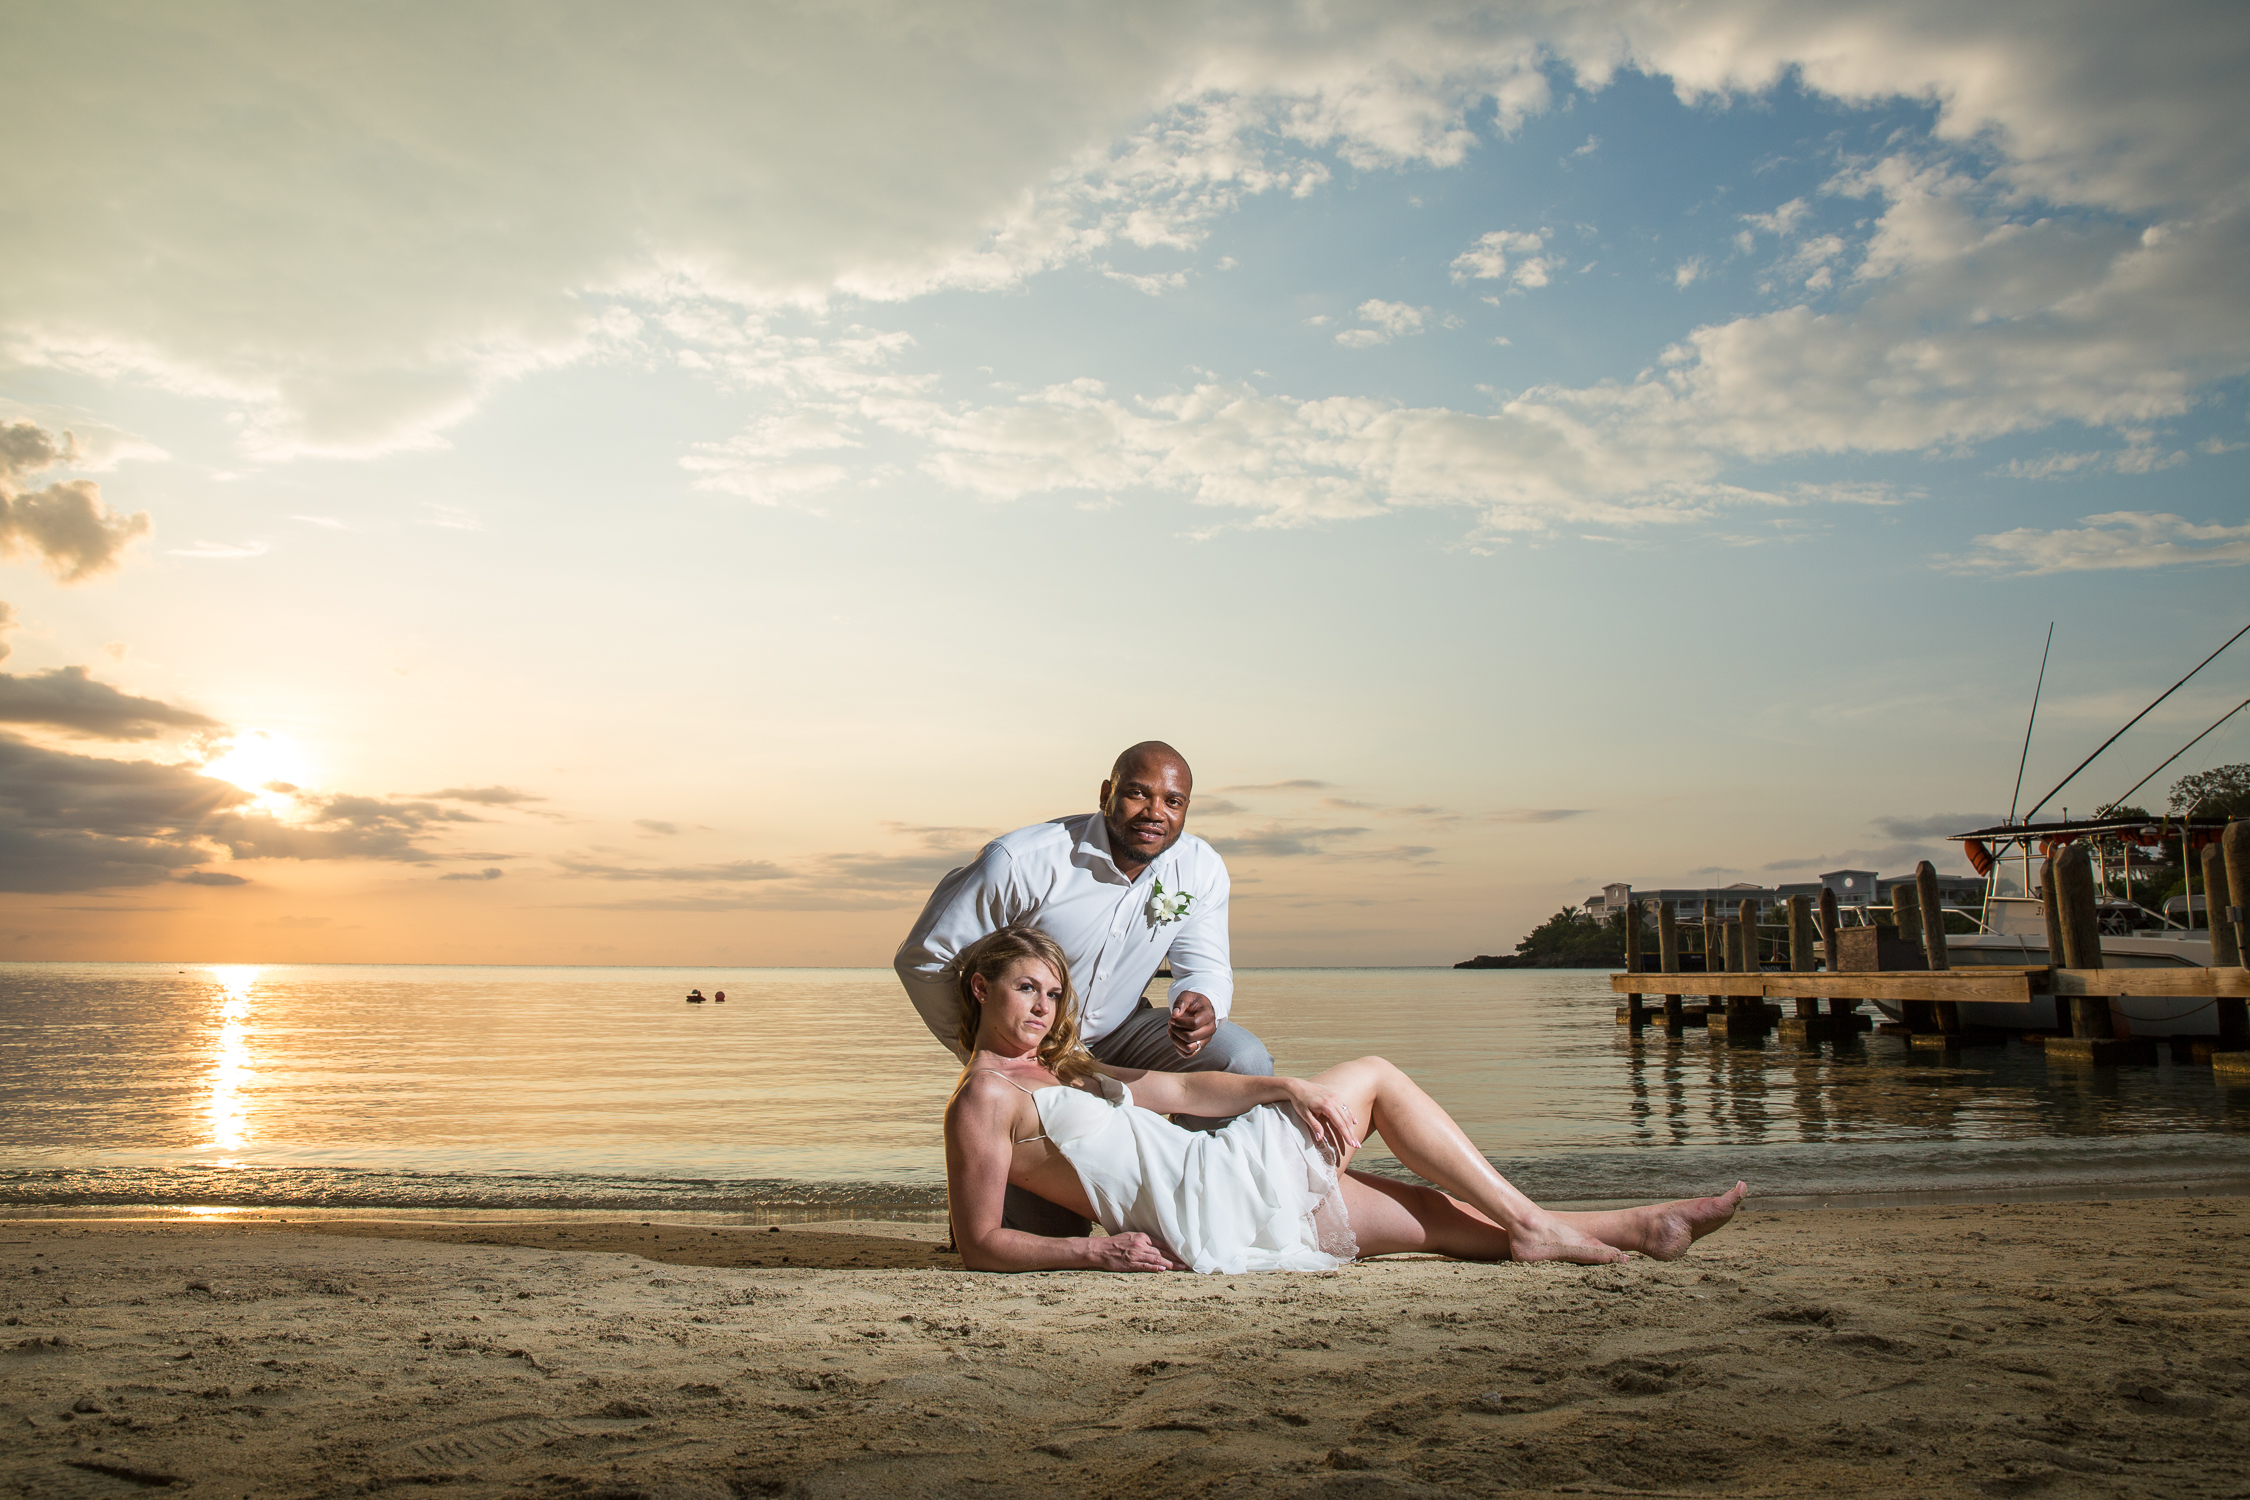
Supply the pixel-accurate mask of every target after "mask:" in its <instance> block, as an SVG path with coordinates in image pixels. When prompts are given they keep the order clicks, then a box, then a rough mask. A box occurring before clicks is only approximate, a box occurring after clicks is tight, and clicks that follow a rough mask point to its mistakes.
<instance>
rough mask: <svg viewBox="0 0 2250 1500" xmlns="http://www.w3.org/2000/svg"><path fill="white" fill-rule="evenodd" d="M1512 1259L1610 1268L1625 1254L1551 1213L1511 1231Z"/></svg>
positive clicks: (1509, 1256) (1519, 1225) (1510, 1253)
mask: <svg viewBox="0 0 2250 1500" xmlns="http://www.w3.org/2000/svg"><path fill="white" fill-rule="evenodd" d="M1667 1206H1669V1205H1667ZM1508 1259H1510V1260H1564V1261H1569V1262H1571V1263H1572V1264H1574V1265H1581V1266H1606V1265H1609V1264H1611V1263H1612V1262H1615V1261H1620V1260H1623V1259H1625V1252H1624V1251H1622V1250H1620V1249H1618V1248H1617V1247H1616V1246H1614V1245H1605V1244H1603V1243H1602V1242H1601V1241H1600V1240H1597V1239H1595V1238H1594V1237H1593V1236H1592V1235H1590V1234H1587V1233H1586V1232H1584V1231H1583V1230H1580V1229H1577V1228H1574V1227H1572V1226H1571V1225H1569V1224H1565V1223H1564V1222H1562V1220H1560V1219H1557V1218H1555V1217H1554V1216H1553V1215H1551V1214H1542V1215H1541V1216H1540V1217H1539V1218H1537V1219H1535V1220H1529V1221H1526V1222H1523V1223H1519V1224H1517V1225H1516V1226H1515V1227H1514V1228H1512V1229H1510V1230H1509V1231H1508Z"/></svg>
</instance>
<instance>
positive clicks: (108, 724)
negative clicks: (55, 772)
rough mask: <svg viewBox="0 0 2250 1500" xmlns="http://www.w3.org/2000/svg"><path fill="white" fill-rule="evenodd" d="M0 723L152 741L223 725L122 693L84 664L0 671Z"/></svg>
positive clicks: (99, 737)
mask: <svg viewBox="0 0 2250 1500" xmlns="http://www.w3.org/2000/svg"><path fill="white" fill-rule="evenodd" d="M0 608H5V606H0ZM0 724H36V725H39V726H41V727H42V728H47V729H59V730H61V731H62V732H63V733H65V734H67V735H70V736H72V737H73V738H76V739H89V740H149V739H155V738H156V737H157V736H159V735H162V734H165V733H168V732H170V731H172V730H178V729H219V728H222V727H223V726H222V725H221V724H220V723H219V721H218V720H216V719H211V718H206V717H205V716H204V715H202V714H199V713H196V712H194V711H192V710H190V709H185V708H178V707H175V706H173V705H172V704H169V703H162V702H159V701H157V700H156V699H154V698H136V697H134V696H132V695H131V694H129V693H121V692H119V691H118V690H117V689H116V688H113V687H111V686H109V685H108V684H107V683H103V682H96V681H94V680H93V679H92V678H91V677H89V676H87V675H86V669H85V668H84V667H53V668H50V669H48V670H47V671H44V672H35V673H33V674H32V675H30V676H28V677H17V676H12V675H10V674H8V673H4V672H0Z"/></svg>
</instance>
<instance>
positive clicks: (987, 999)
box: [977, 958, 1063, 1057]
mask: <svg viewBox="0 0 2250 1500" xmlns="http://www.w3.org/2000/svg"><path fill="white" fill-rule="evenodd" d="M977 985H978V989H979V994H978V997H977V998H979V999H980V1000H982V1001H983V1002H984V1020H983V1024H982V1025H981V1026H980V1027H979V1029H978V1032H977V1036H978V1038H979V1041H980V1045H982V1046H983V1047H984V1048H985V1049H986V1050H988V1051H992V1052H998V1053H1000V1054H1001V1055H1003V1056H1006V1057H1028V1056H1029V1055H1030V1054H1032V1053H1033V1052H1036V1051H1037V1050H1038V1049H1039V1044H1040V1043H1041V1042H1043V1041H1045V1040H1046V1039H1047V1033H1048V1032H1049V1031H1050V1030H1052V1029H1053V1027H1054V1024H1055V1018H1056V1017H1057V1016H1058V1015H1060V1014H1061V1013H1062V998H1063V992H1062V980H1061V979H1060V978H1059V977H1058V976H1057V975H1056V973H1055V971H1054V970H1053V969H1051V968H1049V967H1048V966H1047V965H1046V964H1045V963H1043V962H1041V961H1040V960H1039V959H1036V958H1019V959H1017V960H1016V961H1015V962H1014V963H1012V964H1010V965H1008V967H1006V968H1005V969H1002V970H1001V971H1000V973H999V974H998V976H996V977H995V978H993V979H990V980H979V981H977Z"/></svg>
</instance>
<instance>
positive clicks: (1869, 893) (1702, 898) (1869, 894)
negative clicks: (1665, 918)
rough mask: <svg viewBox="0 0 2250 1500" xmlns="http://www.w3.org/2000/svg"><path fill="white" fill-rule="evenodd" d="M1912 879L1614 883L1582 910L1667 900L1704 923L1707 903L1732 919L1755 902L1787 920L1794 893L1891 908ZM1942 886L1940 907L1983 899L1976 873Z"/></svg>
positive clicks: (1763, 915)
mask: <svg viewBox="0 0 2250 1500" xmlns="http://www.w3.org/2000/svg"><path fill="white" fill-rule="evenodd" d="M1913 883H1914V877H1913V876H1911V875H1898V876H1893V877H1891V878H1889V879H1884V878H1883V877H1881V876H1879V875H1877V874H1876V873H1875V872H1874V871H1873V870H1831V871H1829V872H1828V873H1827V874H1826V875H1823V876H1821V877H1820V878H1819V879H1818V880H1807V881H1800V882H1796V883H1793V884H1790V885H1777V886H1762V885H1756V884H1753V883H1751V882H1750V881H1746V880H1745V881H1739V882H1737V883H1736V884H1734V885H1713V886H1698V887H1689V888H1686V889H1674V888H1666V889H1664V890H1658V891H1638V890H1635V889H1633V887H1632V885H1631V884H1630V883H1629V882H1626V881H1615V882H1613V883H1611V884H1609V885H1605V886H1603V887H1602V889H1601V894H1600V895H1598V896H1588V897H1587V898H1586V899H1585V901H1584V902H1582V903H1580V910H1582V911H1583V912H1585V914H1586V915H1587V916H1589V917H1592V918H1594V919H1595V920H1596V921H1607V920H1608V919H1609V918H1611V917H1613V916H1615V915H1616V914H1617V913H1618V912H1620V911H1623V910H1624V909H1625V908H1626V907H1628V906H1631V905H1632V904H1633V903H1634V902H1636V901H1639V902H1643V903H1646V902H1651V901H1663V902H1668V903H1670V904H1671V906H1672V912H1673V915H1674V916H1675V917H1677V918H1679V919H1680V920H1681V921H1691V920H1693V921H1701V920H1702V918H1703V903H1704V902H1706V901H1710V902H1714V903H1716V904H1717V906H1718V908H1719V912H1720V914H1721V915H1722V916H1727V917H1731V916H1733V915H1734V914H1735V912H1736V911H1738V910H1739V909H1740V908H1741V906H1742V903H1743V902H1745V901H1755V902H1757V903H1758V920H1760V921H1761V922H1769V921H1770V922H1779V921H1780V920H1782V918H1781V914H1780V913H1779V912H1778V911H1777V908H1782V907H1786V905H1787V904H1788V901H1789V898H1790V897H1791V896H1803V897H1804V898H1805V899H1806V900H1807V901H1809V902H1811V903H1812V904H1813V906H1814V907H1815V908H1816V909H1817V908H1818V907H1819V905H1820V893H1821V892H1822V891H1824V890H1830V891H1834V892H1835V893H1836V905H1837V906H1838V907H1841V908H1850V907H1854V906H1883V907H1887V906H1889V905H1890V904H1891V889H1892V887H1894V886H1897V885H1900V884H1905V885H1912V884H1913ZM1937 885H1938V902H1939V904H1940V905H1943V906H1953V907H1976V906H1982V905H1983V903H1984V882H1983V881H1982V880H1980V879H1978V878H1976V877H1975V876H1971V875H1940V876H1939V877H1938V879H1937Z"/></svg>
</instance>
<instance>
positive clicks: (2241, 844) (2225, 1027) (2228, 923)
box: [2203, 820, 2250, 1083]
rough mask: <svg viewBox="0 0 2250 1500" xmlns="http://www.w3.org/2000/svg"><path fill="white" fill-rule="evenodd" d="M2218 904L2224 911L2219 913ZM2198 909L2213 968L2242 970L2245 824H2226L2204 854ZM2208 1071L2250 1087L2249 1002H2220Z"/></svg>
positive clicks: (2248, 853)
mask: <svg viewBox="0 0 2250 1500" xmlns="http://www.w3.org/2000/svg"><path fill="white" fill-rule="evenodd" d="M2222 899H2223V900H2224V902H2225V903H2226V905H2227V906H2228V907H2229V908H2230V909H2229V910H2226V911H2221V910H2220V909H2219V906H2220V902H2221V901H2222ZM2203 906H2204V909H2205V910H2206V911H2208V912H2209V913H2210V922H2211V963H2212V966H2213V967H2214V968H2216V967H2217V966H2218V965H2220V964H2232V965H2234V966H2235V967H2236V968H2242V967H2244V964H2243V962H2242V959H2243V952H2244V945H2243V941H2242V938H2243V926H2244V923H2243V918H2244V916H2245V915H2250V913H2245V912H2244V910H2243V908H2244V907H2245V906H2250V823H2245V822H2241V821H2239V820H2238V821H2236V822H2233V823H2229V824H2228V825H2227V831H2226V832H2225V833H2224V834H2221V835H2220V836H2219V841H2218V842H2217V843H2216V844H2213V845H2212V846H2211V847H2210V848H2208V849H2206V850H2204V851H2203ZM2222 938H2223V939H2224V940H2225V941H2224V943H2223V944H2222V942H2221V939H2222ZM2222 955H2223V956H2222ZM2211 1071H2212V1075H2213V1076H2214V1077H2216V1078H2218V1079H2220V1080H2222V1081H2224V1082H2228V1083H2250V1000H2236V999H2221V1000H2220V1001H2219V1041H2218V1045H2217V1047H2216V1048H2215V1049H2214V1050H2213V1052H2212V1056H2211Z"/></svg>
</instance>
